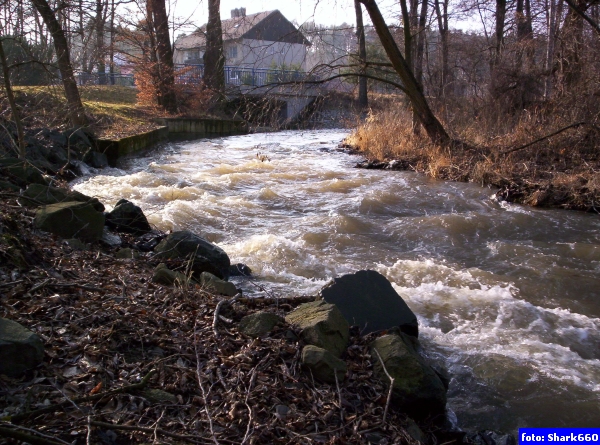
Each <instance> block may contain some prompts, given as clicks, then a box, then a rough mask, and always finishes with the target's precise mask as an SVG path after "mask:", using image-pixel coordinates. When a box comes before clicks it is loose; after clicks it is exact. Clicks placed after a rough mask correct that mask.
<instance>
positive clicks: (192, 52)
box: [186, 49, 200, 60]
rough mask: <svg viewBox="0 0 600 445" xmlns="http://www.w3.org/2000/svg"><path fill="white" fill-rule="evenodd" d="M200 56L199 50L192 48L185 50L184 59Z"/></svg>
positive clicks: (196, 58)
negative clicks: (185, 56) (185, 55)
mask: <svg viewBox="0 0 600 445" xmlns="http://www.w3.org/2000/svg"><path fill="white" fill-rule="evenodd" d="M199 58H200V51H199V50H197V49H193V50H190V51H187V59H186V60H198V59H199Z"/></svg>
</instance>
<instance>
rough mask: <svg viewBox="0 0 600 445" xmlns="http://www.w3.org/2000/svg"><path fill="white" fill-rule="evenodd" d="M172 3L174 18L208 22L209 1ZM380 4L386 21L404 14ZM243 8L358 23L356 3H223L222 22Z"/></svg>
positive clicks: (389, 2) (393, 0)
mask: <svg viewBox="0 0 600 445" xmlns="http://www.w3.org/2000/svg"><path fill="white" fill-rule="evenodd" d="M170 4H171V8H172V12H174V14H171V17H175V18H176V19H181V18H185V19H187V18H189V19H190V21H191V23H193V25H194V27H197V26H200V25H203V24H204V23H206V21H207V17H208V3H207V1H206V0H200V1H198V0H170ZM378 5H379V8H380V10H381V12H382V13H383V14H384V15H385V17H386V19H388V20H390V21H391V20H393V17H394V16H397V14H398V13H399V11H400V6H399V3H398V0H380V1H379V2H378ZM243 7H245V8H246V14H254V13H257V12H261V11H271V10H274V9H279V11H281V13H282V14H283V15H284V16H285V17H286V18H287V19H288V20H290V21H294V20H295V21H296V22H297V23H300V24H302V23H304V22H306V21H313V20H314V21H315V22H316V23H318V24H322V25H341V24H342V23H348V24H352V25H353V24H355V23H356V16H355V12H354V1H353V0H279V1H273V0H221V19H228V18H230V17H231V10H232V9H235V8H243ZM363 10H364V8H363ZM365 16H366V13H365ZM365 19H366V17H365ZM365 22H367V20H365ZM194 27H190V26H188V27H186V29H184V31H186V32H189V31H190V30H192V29H193V28H194Z"/></svg>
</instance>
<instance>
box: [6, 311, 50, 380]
mask: <svg viewBox="0 0 600 445" xmlns="http://www.w3.org/2000/svg"><path fill="white" fill-rule="evenodd" d="M43 358H44V344H43V343H42V340H40V337H39V336H38V335H37V334H35V333H34V332H31V331H30V330H29V329H27V328H25V327H24V326H22V325H20V324H19V323H17V322H15V321H12V320H7V319H6V318H0V374H5V375H7V376H9V377H15V378H16V377H20V376H21V375H22V374H23V373H24V372H25V371H27V370H28V369H31V368H35V367H36V366H37V365H39V364H40V363H41V362H42V360H43Z"/></svg>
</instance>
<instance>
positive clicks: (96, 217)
mask: <svg viewBox="0 0 600 445" xmlns="http://www.w3.org/2000/svg"><path fill="white" fill-rule="evenodd" d="M33 223H34V225H35V227H36V228H37V229H41V230H44V231H46V232H50V233H53V234H55V235H58V236H60V237H62V238H67V239H68V238H77V239H79V240H81V241H84V242H94V241H99V240H100V239H101V238H102V233H103V230H104V214H103V213H101V212H98V211H96V209H94V207H93V206H92V204H87V203H83V202H75V201H67V202H61V203H58V204H50V205H47V206H43V207H41V208H39V209H38V210H37V212H36V215H35V219H34V221H33Z"/></svg>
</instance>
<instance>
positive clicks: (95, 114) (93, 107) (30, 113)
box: [0, 86, 161, 138]
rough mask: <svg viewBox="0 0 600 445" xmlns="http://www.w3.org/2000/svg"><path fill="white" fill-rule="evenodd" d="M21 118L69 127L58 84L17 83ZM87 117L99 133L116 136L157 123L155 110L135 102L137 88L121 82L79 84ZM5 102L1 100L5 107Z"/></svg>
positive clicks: (34, 125) (37, 124) (33, 123)
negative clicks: (19, 85) (93, 84)
mask: <svg viewBox="0 0 600 445" xmlns="http://www.w3.org/2000/svg"><path fill="white" fill-rule="evenodd" d="M15 90H16V96H17V101H18V103H19V105H20V106H21V110H22V114H23V121H24V123H25V125H26V126H27V127H29V128H39V127H47V128H59V129H61V128H68V127H69V126H70V124H69V121H68V119H67V116H68V113H67V111H68V107H67V103H66V100H65V97H64V90H63V89H62V88H61V87H60V86H40V87H16V88H15ZM79 91H80V94H81V98H82V101H83V104H84V107H85V109H86V113H87V115H88V117H89V119H90V128H91V129H92V130H93V131H94V132H95V133H96V134H97V135H98V136H99V137H106V138H119V137H124V136H129V135H132V134H136V133H140V132H144V131H149V130H151V129H154V128H156V127H157V126H158V125H157V124H156V123H155V122H154V119H155V118H157V117H160V116H161V113H160V112H159V111H158V110H155V109H152V108H147V107H146V108H145V107H140V106H138V105H137V98H136V90H135V89H134V88H131V87H123V86H87V87H80V88H79ZM6 108H7V104H5V103H4V101H3V102H2V103H0V109H1V110H5V109H6Z"/></svg>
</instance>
